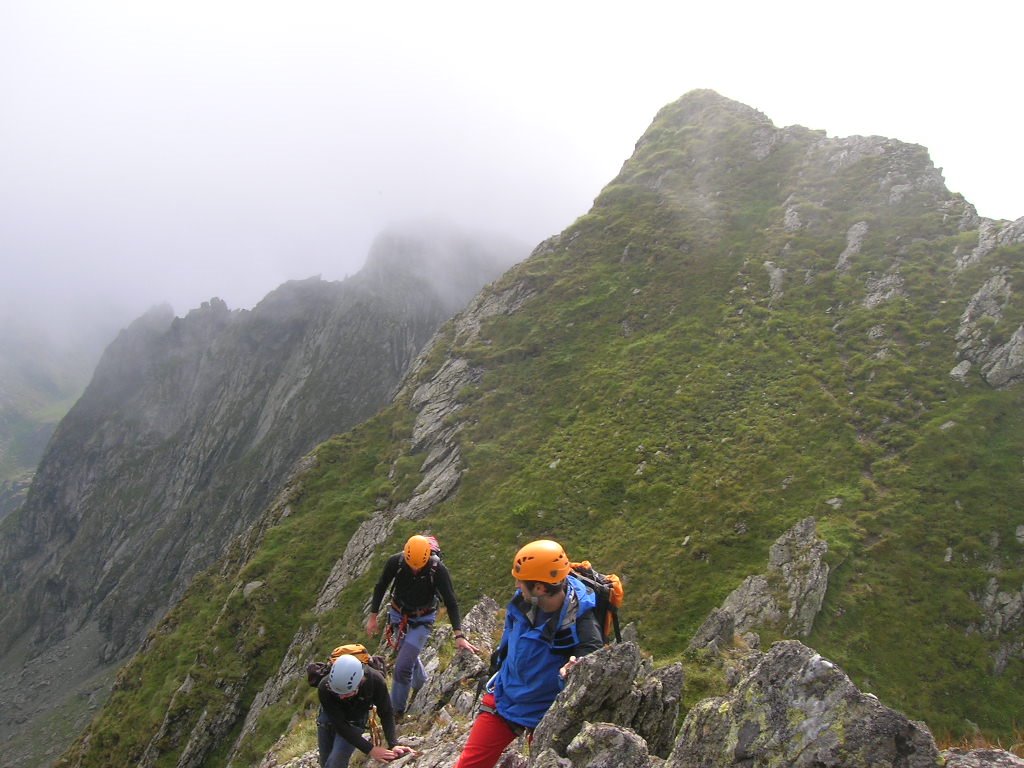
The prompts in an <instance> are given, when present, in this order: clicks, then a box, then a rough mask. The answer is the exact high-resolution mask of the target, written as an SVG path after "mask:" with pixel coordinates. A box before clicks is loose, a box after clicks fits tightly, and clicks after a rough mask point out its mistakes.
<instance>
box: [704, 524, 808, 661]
mask: <svg viewBox="0 0 1024 768" xmlns="http://www.w3.org/2000/svg"><path fill="white" fill-rule="evenodd" d="M827 552H828V544H827V543H826V542H825V541H824V540H823V539H820V538H818V536H817V532H816V523H815V520H814V518H813V517H808V518H805V519H804V520H801V521H800V522H799V523H797V524H796V525H794V526H793V527H792V528H791V529H790V530H788V531H787V532H786V533H784V534H783V535H782V536H780V537H779V538H778V540H777V541H776V542H775V543H774V544H773V545H772V547H771V550H770V552H769V556H768V570H767V572H766V573H765V574H764V575H757V576H748V577H747V578H746V579H745V580H744V581H743V583H742V584H741V585H740V586H739V587H737V588H736V589H735V590H733V592H732V593H731V594H730V595H729V596H728V597H727V598H726V599H725V602H723V603H722V607H721V608H720V609H717V610H715V611H712V612H711V614H710V615H709V616H708V618H707V619H706V620H705V621H704V623H703V624H702V625H701V626H700V628H699V629H698V630H697V633H696V634H695V635H694V638H693V640H692V641H690V648H692V649H696V648H710V649H718V648H722V647H724V646H726V645H728V644H729V643H731V642H732V637H733V635H734V634H737V633H739V634H742V633H744V632H748V631H750V630H752V629H755V628H757V627H765V626H776V625H781V624H782V622H783V620H785V626H784V631H785V632H786V634H788V635H791V636H795V637H805V636H807V635H809V634H810V633H811V628H812V627H813V626H814V619H815V617H817V615H818V612H819V611H820V610H821V604H822V602H823V601H824V599H825V590H826V589H827V587H828V564H827V563H825V560H824V557H825V554H826V553H827ZM784 606H787V607H785V608H784Z"/></svg>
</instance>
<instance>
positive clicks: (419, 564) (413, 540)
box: [403, 534, 432, 570]
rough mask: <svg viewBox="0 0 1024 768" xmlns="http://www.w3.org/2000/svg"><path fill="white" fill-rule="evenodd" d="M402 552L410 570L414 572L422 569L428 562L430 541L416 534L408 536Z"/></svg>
mask: <svg viewBox="0 0 1024 768" xmlns="http://www.w3.org/2000/svg"><path fill="white" fill-rule="evenodd" d="M403 551H404V553H405V562H406V563H407V564H408V566H409V567H410V568H413V569H416V570H419V569H420V568H424V567H426V565H427V563H429V562H430V555H431V554H432V549H431V546H430V539H428V538H427V537H426V536H420V535H418V534H417V535H416V536H410V537H409V540H408V541H407V542H405V549H404V550H403Z"/></svg>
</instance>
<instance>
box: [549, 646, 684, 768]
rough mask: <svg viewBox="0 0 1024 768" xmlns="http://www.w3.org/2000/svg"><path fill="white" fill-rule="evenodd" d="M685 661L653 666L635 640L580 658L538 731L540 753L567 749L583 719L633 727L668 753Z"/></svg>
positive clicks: (652, 747) (654, 750) (649, 744)
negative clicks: (646, 659)
mask: <svg viewBox="0 0 1024 768" xmlns="http://www.w3.org/2000/svg"><path fill="white" fill-rule="evenodd" d="M682 687H683V670H682V666H681V665H678V664H674V665H672V666H669V667H665V668H664V669H660V670H657V671H655V670H653V669H651V667H650V663H649V662H644V661H643V660H642V659H641V657H640V650H639V648H638V647H637V646H636V645H635V644H634V643H620V644H618V645H611V646H607V647H605V648H604V649H602V650H600V651H597V652H596V653H593V654H591V655H589V656H586V657H584V658H583V659H581V660H580V662H579V664H577V665H576V666H575V667H574V668H573V669H572V671H571V672H570V673H569V677H568V680H567V681H566V685H565V688H564V689H563V690H562V692H561V693H560V694H559V695H558V698H557V699H556V700H555V704H553V705H552V707H551V709H550V710H549V711H548V714H547V715H545V717H544V719H543V720H541V722H540V724H539V725H538V726H537V729H536V731H535V732H534V738H533V747H534V749H535V750H537V752H538V753H540V752H542V751H543V750H544V749H548V748H550V749H553V750H554V751H555V752H557V753H559V754H562V753H564V751H565V749H566V748H567V747H568V745H569V742H571V741H572V740H573V739H574V738H575V737H576V734H577V733H578V732H579V730H580V727H581V724H582V723H583V722H611V723H616V724H618V725H622V726H627V727H629V728H632V729H633V730H634V731H635V732H636V733H637V734H638V735H639V736H640V737H642V738H643V739H644V740H645V742H646V744H647V747H648V749H649V750H650V752H651V753H653V754H660V755H662V756H665V755H667V754H668V751H669V749H671V744H672V733H673V731H674V728H675V720H676V716H677V715H678V713H679V701H680V698H681V696H682Z"/></svg>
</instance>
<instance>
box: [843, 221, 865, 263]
mask: <svg viewBox="0 0 1024 768" xmlns="http://www.w3.org/2000/svg"><path fill="white" fill-rule="evenodd" d="M867 233H868V223H867V222H866V221H858V222H857V223H856V224H854V225H853V226H852V227H850V228H849V229H848V230H847V232H846V248H844V249H843V252H842V253H840V254H839V260H838V261H836V272H845V271H846V270H848V269H849V268H850V262H851V261H852V260H853V257H854V256H856V255H857V254H858V253H860V247H861V244H862V243H863V242H864V236H865V235H866V234H867Z"/></svg>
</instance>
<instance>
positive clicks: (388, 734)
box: [316, 664, 396, 754]
mask: <svg viewBox="0 0 1024 768" xmlns="http://www.w3.org/2000/svg"><path fill="white" fill-rule="evenodd" d="M329 679H330V676H329V675H328V676H327V677H325V678H324V679H323V680H321V681H320V685H318V686H317V689H316V692H317V696H318V697H319V699H320V706H321V707H323V709H324V713H325V714H326V715H327V717H328V719H329V720H330V721H331V725H332V726H333V727H334V730H335V731H337V733H338V735H339V736H341V737H342V738H343V739H345V741H347V742H348V743H349V744H352V745H354V746H355V748H356V749H358V750H359V751H360V752H363V753H365V754H369V752H370V750H371V749H373V744H372V743H371V742H370V741H369V739H367V738H365V737H364V736H363V731H365V730H366V724H367V723H368V722H369V720H370V707H373V706H375V707H377V716H378V717H379V718H380V724H381V728H383V729H384V739H385V740H386V741H387V743H388V747H389V748H390V747H393V746H395V741H396V736H395V713H394V710H393V709H392V708H391V697H390V696H388V684H387V683H386V682H384V677H383V676H382V675H381V674H380V672H378V671H377V670H375V669H370V668H369V667H368V666H366V665H365V664H363V680H362V682H361V683H359V692H358V693H356V695H355V696H352V697H350V698H347V699H343V698H341V697H340V696H338V694H336V693H335V692H334V691H332V690H331V688H330V686H329V684H328V682H329Z"/></svg>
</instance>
